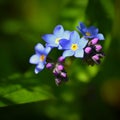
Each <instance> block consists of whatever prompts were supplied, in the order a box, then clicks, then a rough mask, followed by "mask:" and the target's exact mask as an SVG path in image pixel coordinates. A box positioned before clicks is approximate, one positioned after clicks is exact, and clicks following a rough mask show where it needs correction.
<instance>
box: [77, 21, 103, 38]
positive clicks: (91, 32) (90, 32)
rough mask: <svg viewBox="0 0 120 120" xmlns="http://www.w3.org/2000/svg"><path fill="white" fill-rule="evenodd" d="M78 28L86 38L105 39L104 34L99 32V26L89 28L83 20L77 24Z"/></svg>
mask: <svg viewBox="0 0 120 120" xmlns="http://www.w3.org/2000/svg"><path fill="white" fill-rule="evenodd" d="M77 28H78V30H79V31H80V32H81V34H82V35H83V36H84V37H85V38H98V39H99V40H104V36H103V34H101V33H98V32H99V30H98V28H96V27H94V26H91V27H89V28H87V27H86V26H85V25H84V24H83V23H82V22H80V25H79V26H77Z"/></svg>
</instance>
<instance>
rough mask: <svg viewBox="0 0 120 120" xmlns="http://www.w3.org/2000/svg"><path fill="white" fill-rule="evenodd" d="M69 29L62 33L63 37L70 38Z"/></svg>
mask: <svg viewBox="0 0 120 120" xmlns="http://www.w3.org/2000/svg"><path fill="white" fill-rule="evenodd" d="M70 33H71V32H70V31H65V32H64V33H63V37H62V38H63V39H69V38H70Z"/></svg>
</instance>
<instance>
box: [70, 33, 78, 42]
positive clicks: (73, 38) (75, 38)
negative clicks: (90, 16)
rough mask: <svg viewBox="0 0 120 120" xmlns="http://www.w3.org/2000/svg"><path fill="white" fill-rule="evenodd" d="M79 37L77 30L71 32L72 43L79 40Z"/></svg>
mask: <svg viewBox="0 0 120 120" xmlns="http://www.w3.org/2000/svg"><path fill="white" fill-rule="evenodd" d="M79 39H80V36H79V34H78V33H77V32H76V31H73V32H71V34H70V40H71V42H72V43H76V42H78V40H79Z"/></svg>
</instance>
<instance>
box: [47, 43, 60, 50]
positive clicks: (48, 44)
mask: <svg viewBox="0 0 120 120" xmlns="http://www.w3.org/2000/svg"><path fill="white" fill-rule="evenodd" d="M46 47H51V49H52V48H54V47H58V45H57V44H55V43H54V44H52V43H47V44H46Z"/></svg>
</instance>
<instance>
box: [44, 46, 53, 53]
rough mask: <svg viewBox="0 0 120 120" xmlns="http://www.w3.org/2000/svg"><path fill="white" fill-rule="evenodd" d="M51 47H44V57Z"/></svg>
mask: <svg viewBox="0 0 120 120" xmlns="http://www.w3.org/2000/svg"><path fill="white" fill-rule="evenodd" d="M51 49H52V48H51V47H46V48H45V50H44V53H45V55H47V54H48V53H49V52H50V51H51Z"/></svg>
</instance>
